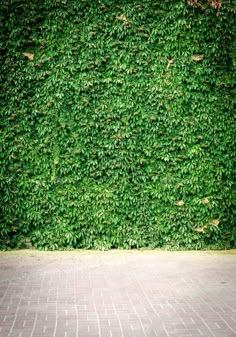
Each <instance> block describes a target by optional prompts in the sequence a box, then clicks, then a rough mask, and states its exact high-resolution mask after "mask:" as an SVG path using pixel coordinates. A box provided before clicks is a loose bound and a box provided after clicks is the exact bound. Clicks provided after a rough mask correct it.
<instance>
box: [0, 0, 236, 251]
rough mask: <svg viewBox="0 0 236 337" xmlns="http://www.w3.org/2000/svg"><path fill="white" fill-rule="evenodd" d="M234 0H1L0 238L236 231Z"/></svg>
mask: <svg viewBox="0 0 236 337" xmlns="http://www.w3.org/2000/svg"><path fill="white" fill-rule="evenodd" d="M235 7H236V6H235V4H234V2H233V1H223V3H222V6H221V8H220V9H214V8H212V7H211V6H210V5H208V4H207V1H205V2H204V1H202V2H201V6H193V5H191V4H188V3H187V1H182V0H173V1H170V0H168V1H153V0H146V1H139V0H133V1H131V0H126V1H122V0H115V1H113V0H109V1H108V0H97V1H92V0H91V1H87V0H84V1H82V0H58V1H56V0H55V1H52V0H41V1H38V0H37V1H36V0H31V1H26V0H5V1H0V9H1V10H0V16H1V17H0V34H1V36H0V41H1V46H0V47H1V49H0V53H1V72H0V81H1V90H0V109H1V110H0V113H1V121H0V123H1V131H0V147H1V148H0V165H1V166H0V193H1V195H0V203H1V222H0V245H1V247H7V246H10V247H13V246H15V245H17V244H18V245H19V242H21V241H22V240H24V238H25V237H29V238H30V239H31V241H32V243H33V244H34V246H35V247H38V248H44V249H63V248H79V247H85V248H99V249H107V248H136V247H137V248H139V247H150V248H155V247H168V248H184V249H200V248H207V247H215V248H216V247H217V248H229V247H233V246H235V245H236V243H235V240H236V230H235V148H236V147H235V139H236V137H235V136H236V134H235V119H234V117H235V67H234V62H233V60H234V55H233V53H234V50H235V48H234V45H235V43H234V35H235V32H234V29H235V28H234V27H235Z"/></svg>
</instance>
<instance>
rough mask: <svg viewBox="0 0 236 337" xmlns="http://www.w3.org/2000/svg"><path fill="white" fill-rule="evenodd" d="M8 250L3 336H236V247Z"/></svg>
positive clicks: (2, 261) (0, 275)
mask: <svg viewBox="0 0 236 337" xmlns="http://www.w3.org/2000/svg"><path fill="white" fill-rule="evenodd" d="M234 254H235V255H230V254H229V255H225V254H217V253H189V252H186V253H174V252H173V253H172V252H137V251H131V252H123V251H120V252H119V251H111V252H85V251H76V252H62V253H60V252H59V253H52V252H50V253H46V252H41V253H40V252H37V251H22V252H6V253H0V337H233V336H236V252H234Z"/></svg>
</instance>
